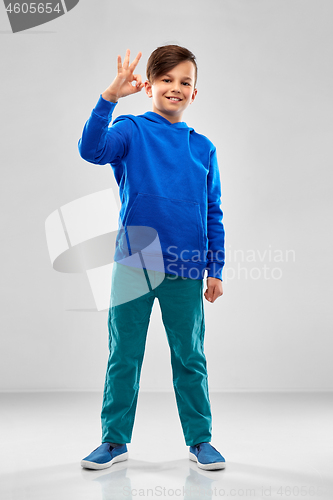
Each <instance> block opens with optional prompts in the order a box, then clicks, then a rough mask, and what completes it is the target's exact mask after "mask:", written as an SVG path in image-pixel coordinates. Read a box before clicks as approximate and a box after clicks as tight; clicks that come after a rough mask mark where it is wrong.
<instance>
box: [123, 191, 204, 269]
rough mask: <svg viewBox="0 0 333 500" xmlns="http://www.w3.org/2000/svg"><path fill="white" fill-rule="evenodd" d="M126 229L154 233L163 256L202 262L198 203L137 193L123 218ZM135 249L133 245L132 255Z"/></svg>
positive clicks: (202, 234)
mask: <svg viewBox="0 0 333 500" xmlns="http://www.w3.org/2000/svg"><path fill="white" fill-rule="evenodd" d="M128 226H146V227H149V228H153V229H155V230H156V231H157V234H158V237H159V241H160V244H161V248H162V252H163V254H164V255H165V256H169V257H170V256H172V257H173V258H174V259H175V260H178V259H181V260H186V261H187V260H193V261H195V262H198V261H200V260H203V256H202V252H203V249H204V248H205V236H204V230H203V223H202V217H201V211H200V205H199V203H196V202H194V201H187V200H179V199H175V198H165V197H163V196H157V195H152V194H146V193H138V194H137V196H136V198H135V200H134V202H133V204H132V207H131V208H130V211H129V213H128V216H127V221H126V224H125V228H126V229H127V227H128ZM130 244H131V242H130ZM135 246H136V248H135ZM139 246H140V245H135V242H134V246H133V245H131V250H132V253H134V251H138V250H142V249H143V248H142V246H141V248H139ZM198 254H199V255H198ZM175 256H177V258H175Z"/></svg>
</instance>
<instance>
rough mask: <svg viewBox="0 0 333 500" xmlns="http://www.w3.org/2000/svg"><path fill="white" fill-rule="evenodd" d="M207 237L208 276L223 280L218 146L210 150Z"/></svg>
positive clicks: (223, 257)
mask: <svg viewBox="0 0 333 500" xmlns="http://www.w3.org/2000/svg"><path fill="white" fill-rule="evenodd" d="M207 198H208V201H207V203H208V211H207V237H208V254H207V261H208V262H207V266H206V269H207V271H208V275H207V278H209V277H212V278H219V279H220V280H221V281H223V280H222V269H223V266H224V263H225V249H224V234H225V232H224V225H223V222H222V219H223V212H222V210H221V208H220V205H221V179H220V171H219V167H218V163H217V155H216V148H214V149H213V150H212V151H211V152H210V165H209V172H208V178H207Z"/></svg>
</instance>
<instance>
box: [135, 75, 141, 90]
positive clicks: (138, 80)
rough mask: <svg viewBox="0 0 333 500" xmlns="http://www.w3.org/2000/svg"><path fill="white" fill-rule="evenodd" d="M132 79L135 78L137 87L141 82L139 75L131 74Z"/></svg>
mask: <svg viewBox="0 0 333 500" xmlns="http://www.w3.org/2000/svg"><path fill="white" fill-rule="evenodd" d="M133 79H134V80H136V86H137V87H139V85H141V83H142V80H141V75H133Z"/></svg>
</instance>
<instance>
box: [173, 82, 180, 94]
mask: <svg viewBox="0 0 333 500" xmlns="http://www.w3.org/2000/svg"><path fill="white" fill-rule="evenodd" d="M179 87H180V85H179V83H174V84H173V89H172V92H178V93H180V88H179Z"/></svg>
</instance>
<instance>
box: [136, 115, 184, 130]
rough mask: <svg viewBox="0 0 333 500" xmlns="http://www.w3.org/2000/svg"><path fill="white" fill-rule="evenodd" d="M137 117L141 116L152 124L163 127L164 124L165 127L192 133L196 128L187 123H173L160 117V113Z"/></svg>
mask: <svg viewBox="0 0 333 500" xmlns="http://www.w3.org/2000/svg"><path fill="white" fill-rule="evenodd" d="M137 116H139V117H140V118H144V119H146V120H149V121H151V122H155V123H160V124H161V125H163V124H164V125H167V126H170V127H172V128H186V129H188V130H189V131H190V132H192V131H194V128H192V127H189V126H188V125H187V123H185V122H176V123H171V122H170V121H169V120H167V119H166V118H164V116H162V115H159V114H158V113H155V112H154V111H147V112H146V113H144V114H142V115H137Z"/></svg>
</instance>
